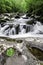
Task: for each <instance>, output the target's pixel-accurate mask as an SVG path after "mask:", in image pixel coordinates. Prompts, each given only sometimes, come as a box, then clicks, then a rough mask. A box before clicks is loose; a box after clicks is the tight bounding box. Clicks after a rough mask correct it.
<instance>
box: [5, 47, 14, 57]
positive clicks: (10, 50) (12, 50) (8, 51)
mask: <svg viewBox="0 0 43 65" xmlns="http://www.w3.org/2000/svg"><path fill="white" fill-rule="evenodd" d="M14 53H15V50H14V49H13V48H9V49H7V50H6V55H7V56H13V55H14Z"/></svg>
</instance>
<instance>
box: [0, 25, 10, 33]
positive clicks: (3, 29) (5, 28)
mask: <svg viewBox="0 0 43 65" xmlns="http://www.w3.org/2000/svg"><path fill="white" fill-rule="evenodd" d="M8 27H9V25H5V26H4V27H1V30H0V33H2V34H3V33H4V32H5V30H7V28H8Z"/></svg>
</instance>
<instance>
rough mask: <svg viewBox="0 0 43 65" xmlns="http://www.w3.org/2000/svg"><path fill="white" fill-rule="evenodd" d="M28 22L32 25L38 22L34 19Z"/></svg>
mask: <svg viewBox="0 0 43 65" xmlns="http://www.w3.org/2000/svg"><path fill="white" fill-rule="evenodd" d="M27 24H30V25H32V24H36V23H35V21H34V20H31V21H28V22H27Z"/></svg>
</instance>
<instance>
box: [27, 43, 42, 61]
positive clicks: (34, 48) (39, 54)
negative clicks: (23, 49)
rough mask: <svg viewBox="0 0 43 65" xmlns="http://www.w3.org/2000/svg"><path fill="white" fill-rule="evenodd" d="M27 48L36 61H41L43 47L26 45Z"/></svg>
mask: <svg viewBox="0 0 43 65" xmlns="http://www.w3.org/2000/svg"><path fill="white" fill-rule="evenodd" d="M27 48H28V50H29V51H30V52H31V53H32V54H33V55H34V56H35V57H36V58H37V59H39V60H41V61H43V47H42V46H40V45H36V44H32V43H28V44H27Z"/></svg>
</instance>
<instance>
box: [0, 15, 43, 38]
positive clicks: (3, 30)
mask: <svg viewBox="0 0 43 65" xmlns="http://www.w3.org/2000/svg"><path fill="white" fill-rule="evenodd" d="M22 17H26V15H24V16H22ZM22 17H21V18H20V19H17V20H16V22H15V21H14V22H13V25H12V23H10V24H9V23H8V24H6V25H5V26H4V27H1V25H0V35H5V36H6V35H9V36H11V35H12V37H13V35H15V36H16V35H17V34H16V31H17V30H16V27H17V25H18V24H19V29H18V35H19V36H20V35H22V34H23V36H24V34H27V33H28V34H27V35H28V36H29V34H30V35H32V34H39V33H43V25H42V24H41V23H40V22H38V21H36V22H37V23H36V24H35V25H34V26H33V28H32V26H31V25H30V26H29V25H27V24H26V22H27V21H30V20H31V18H28V19H23V18H22ZM10 25H12V27H10ZM27 26H28V28H29V29H30V31H28V32H27V33H26V30H27ZM31 29H32V31H31Z"/></svg>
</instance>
